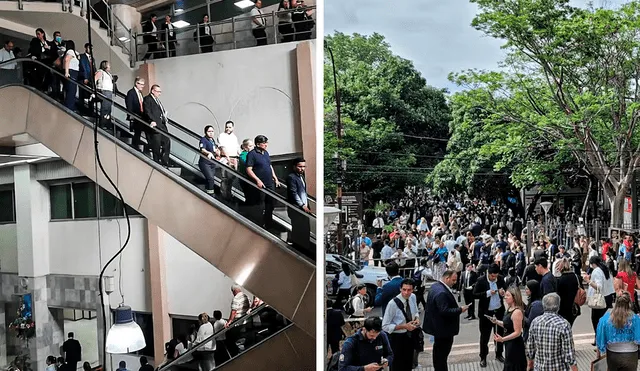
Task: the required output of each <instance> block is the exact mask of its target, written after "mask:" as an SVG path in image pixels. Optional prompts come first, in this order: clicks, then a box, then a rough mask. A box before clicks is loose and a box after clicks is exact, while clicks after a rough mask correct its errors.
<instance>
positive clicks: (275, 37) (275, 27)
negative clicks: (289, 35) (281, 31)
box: [271, 10, 278, 44]
mask: <svg viewBox="0 0 640 371" xmlns="http://www.w3.org/2000/svg"><path fill="white" fill-rule="evenodd" d="M271 22H272V23H273V43H274V44H277V43H278V22H276V11H275V10H274V11H272V12H271Z"/></svg>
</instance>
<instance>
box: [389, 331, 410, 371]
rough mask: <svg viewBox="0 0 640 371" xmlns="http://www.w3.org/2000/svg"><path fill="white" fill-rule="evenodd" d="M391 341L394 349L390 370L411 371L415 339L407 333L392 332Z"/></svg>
mask: <svg viewBox="0 0 640 371" xmlns="http://www.w3.org/2000/svg"><path fill="white" fill-rule="evenodd" d="M389 343H391V344H390V345H391V350H392V351H393V363H392V364H390V365H389V371H411V370H412V369H413V341H412V340H411V338H410V337H409V335H407V333H400V334H397V333H392V334H390V335H389Z"/></svg>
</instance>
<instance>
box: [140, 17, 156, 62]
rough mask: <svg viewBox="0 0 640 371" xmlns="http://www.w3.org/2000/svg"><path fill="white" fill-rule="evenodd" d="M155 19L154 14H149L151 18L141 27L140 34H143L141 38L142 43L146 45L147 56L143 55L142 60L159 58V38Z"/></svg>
mask: <svg viewBox="0 0 640 371" xmlns="http://www.w3.org/2000/svg"><path fill="white" fill-rule="evenodd" d="M157 19H158V17H156V15H155V14H151V18H150V19H149V20H148V21H147V23H145V24H144V26H142V32H143V33H144V34H145V35H143V36H142V42H143V43H144V44H145V45H147V54H145V55H144V58H143V59H149V58H158V56H159V55H158V53H159V52H158V48H159V47H158V45H160V44H159V42H160V37H159V35H158V27H157V26H156V20H157Z"/></svg>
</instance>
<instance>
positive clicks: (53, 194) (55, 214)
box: [49, 184, 73, 219]
mask: <svg viewBox="0 0 640 371" xmlns="http://www.w3.org/2000/svg"><path fill="white" fill-rule="evenodd" d="M49 198H50V201H51V219H73V213H72V211H71V184H63V185H56V186H51V187H49Z"/></svg>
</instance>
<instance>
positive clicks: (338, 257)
mask: <svg viewBox="0 0 640 371" xmlns="http://www.w3.org/2000/svg"><path fill="white" fill-rule="evenodd" d="M333 258H334V259H335V260H336V261H337V262H338V263H342V262H344V263H347V264H349V267H350V268H351V271H352V272H357V271H359V270H361V269H362V268H361V267H359V266H358V265H357V264H356V263H354V262H353V261H351V260H349V259H347V258H345V257H344V256H341V255H333Z"/></svg>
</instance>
